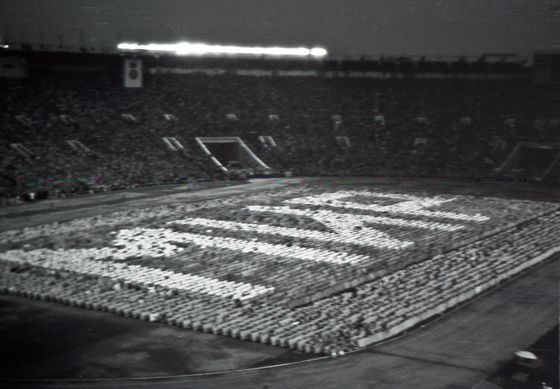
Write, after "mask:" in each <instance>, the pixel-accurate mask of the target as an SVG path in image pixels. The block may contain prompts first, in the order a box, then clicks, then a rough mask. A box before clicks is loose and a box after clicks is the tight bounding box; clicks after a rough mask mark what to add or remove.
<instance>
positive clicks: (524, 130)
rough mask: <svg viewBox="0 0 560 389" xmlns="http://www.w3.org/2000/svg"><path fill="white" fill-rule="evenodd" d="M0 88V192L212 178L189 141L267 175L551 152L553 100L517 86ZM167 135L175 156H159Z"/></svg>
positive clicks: (391, 82)
mask: <svg viewBox="0 0 560 389" xmlns="http://www.w3.org/2000/svg"><path fill="white" fill-rule="evenodd" d="M0 84H1V85H2V89H3V91H4V93H3V94H2V96H0V111H1V112H2V129H1V131H2V134H3V136H2V143H1V144H0V148H1V150H2V154H3V158H2V173H3V175H4V176H6V177H8V178H11V180H10V179H4V180H3V185H2V187H3V188H4V192H6V191H8V192H9V191H12V192H14V191H17V190H19V191H22V190H23V191H25V190H27V191H34V192H38V191H41V190H44V191H48V190H52V191H53V192H52V193H55V191H54V189H55V188H57V187H60V188H59V189H58V191H59V192H66V193H67V194H71V193H72V192H84V191H85V192H86V193H87V192H90V191H97V190H103V189H105V190H107V189H108V188H109V189H110V188H115V187H116V188H121V187H128V186H133V185H146V184H162V183H165V182H171V181H172V180H173V179H177V178H184V177H191V178H212V177H218V174H219V173H218V170H217V169H216V166H213V164H212V162H211V161H209V160H208V159H205V158H204V157H203V154H202V153H201V151H200V150H199V148H198V146H197V145H196V143H194V141H193V138H194V137H196V136H240V137H241V138H242V139H243V140H244V141H245V142H246V143H247V144H248V145H249V146H250V147H251V148H252V149H253V150H254V151H255V152H256V153H257V155H258V156H259V157H260V158H261V159H263V160H264V162H265V163H267V164H268V165H269V166H271V167H272V168H273V169H274V170H276V171H278V172H284V171H292V172H293V173H294V174H296V175H378V174H382V175H416V176H454V177H457V176H490V175H493V174H496V168H497V167H499V166H500V165H501V164H502V163H503V162H504V160H505V158H506V157H507V155H508V154H509V152H510V151H511V150H512V149H513V147H514V146H515V144H516V143H517V142H519V141H529V140H530V141H541V142H548V143H551V142H560V136H558V134H559V133H560V131H559V129H560V125H559V123H558V122H559V121H558V119H559V118H558V117H557V116H555V115H557V113H558V112H560V90H559V89H558V88H554V87H550V86H543V85H536V84H533V83H532V82H531V81H530V80H528V79H512V80H501V81H498V80H496V81H487V80H486V81H475V80H464V79H461V80H418V79H383V80H377V79H356V78H320V77H254V76H239V75H232V74H224V75H215V76H211V75H204V74H189V75H176V74H150V75H147V76H146V80H145V85H144V87H143V88H133V89H126V88H123V87H122V86H121V84H120V83H117V82H115V80H114V79H112V78H111V77H110V76H108V75H106V74H104V73H101V72H100V73H96V72H90V73H83V72H69V73H61V72H48V71H42V72H41V73H38V74H32V76H31V77H30V78H29V79H24V80H0ZM228 115H230V116H228ZM231 115H235V117H233V116H231ZM376 116H378V117H381V118H382V119H381V120H374V117H376ZM333 117H334V118H333ZM231 118H234V120H232V119H231ZM260 135H266V136H272V138H273V139H274V141H275V143H276V147H271V146H266V147H265V146H264V145H262V144H261V143H260V142H258V136H260ZM167 136H170V137H175V138H176V139H177V140H178V141H179V142H181V144H182V145H184V147H185V151H184V152H180V153H179V152H172V151H170V150H168V149H167V147H166V145H165V143H164V142H163V141H162V138H163V137H167ZM337 136H346V137H348V139H349V141H350V144H349V145H340V144H338V143H337V142H336V137H337ZM417 139H422V141H420V142H418V141H417ZM67 140H78V141H79V142H81V143H82V144H83V145H85V146H86V147H87V148H88V149H89V150H90V151H91V152H85V151H83V150H82V151H81V152H80V151H76V150H72V148H71V147H70V146H69V145H68V144H67V143H66V141H67ZM16 143H19V144H22V145H24V146H25V147H26V148H27V149H28V150H30V151H31V152H32V155H31V156H28V157H25V156H23V155H22V154H20V153H19V152H18V151H17V150H16V149H14V148H12V147H11V145H12V144H16ZM225 162H227V161H225ZM525 173H527V172H525ZM534 173H535V174H537V173H538V172H534ZM541 173H542V172H541ZM520 174H523V172H520ZM29 177H34V178H35V179H34V180H31V179H28V178H29ZM69 182H70V183H71V182H75V183H76V185H71V184H69ZM78 183H79V184H78ZM66 187H71V189H66Z"/></svg>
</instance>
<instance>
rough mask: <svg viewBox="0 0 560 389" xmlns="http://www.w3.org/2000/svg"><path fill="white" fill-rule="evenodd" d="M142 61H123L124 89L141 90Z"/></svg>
mask: <svg viewBox="0 0 560 389" xmlns="http://www.w3.org/2000/svg"><path fill="white" fill-rule="evenodd" d="M142 86H143V77H142V60H141V59H125V60H124V87H125V88H142Z"/></svg>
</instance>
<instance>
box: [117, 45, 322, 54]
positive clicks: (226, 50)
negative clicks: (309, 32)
mask: <svg viewBox="0 0 560 389" xmlns="http://www.w3.org/2000/svg"><path fill="white" fill-rule="evenodd" d="M117 47H118V48H119V49H120V50H136V51H138V50H143V51H165V52H172V53H175V54H177V55H200V56H203V55H219V54H227V55H270V56H294V57H305V56H309V55H311V56H313V57H323V56H325V55H327V50H325V49H323V48H319V47H314V48H312V49H307V48H305V47H298V48H286V47H246V46H221V45H206V44H203V43H189V42H179V43H172V44H157V43H150V44H147V45H139V44H137V43H120V44H119V45H118V46H117Z"/></svg>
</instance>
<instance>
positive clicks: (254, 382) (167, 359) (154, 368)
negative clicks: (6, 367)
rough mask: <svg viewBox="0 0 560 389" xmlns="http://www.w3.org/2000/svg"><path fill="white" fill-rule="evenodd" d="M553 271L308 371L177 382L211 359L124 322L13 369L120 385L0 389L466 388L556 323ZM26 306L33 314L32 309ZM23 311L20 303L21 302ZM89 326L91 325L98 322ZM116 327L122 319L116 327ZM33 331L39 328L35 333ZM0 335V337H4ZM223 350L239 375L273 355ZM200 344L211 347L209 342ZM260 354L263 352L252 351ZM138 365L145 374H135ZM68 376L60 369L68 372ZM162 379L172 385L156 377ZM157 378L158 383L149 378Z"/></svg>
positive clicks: (531, 275) (300, 367)
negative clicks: (101, 374) (98, 374)
mask: <svg viewBox="0 0 560 389" xmlns="http://www.w3.org/2000/svg"><path fill="white" fill-rule="evenodd" d="M558 265H559V261H558V258H555V259H552V260H549V261H547V262H546V263H544V264H542V265H541V266H539V267H537V268H535V269H533V270H531V271H530V272H528V273H526V274H524V275H522V276H521V277H519V278H517V279H515V280H513V281H511V282H509V283H507V284H505V285H503V286H502V287H500V288H498V289H497V290H494V291H491V292H490V293H488V294H486V295H483V296H481V297H480V298H478V299H476V300H474V301H472V302H471V303H469V304H467V305H466V306H464V307H462V308H461V309H458V310H456V311H453V312H451V313H450V314H448V315H446V316H444V317H442V318H440V319H439V320H437V321H435V322H432V323H431V324H429V325H427V326H425V327H423V328H420V329H419V330H417V331H415V332H413V333H411V334H408V335H406V336H403V337H401V338H399V339H396V340H393V341H391V342H387V343H385V344H381V345H378V346H376V347H372V348H368V349H365V350H361V351H358V352H356V353H353V354H348V355H346V356H344V357H338V358H330V357H326V358H322V359H320V360H316V361H308V362H304V363H300V364H295V365H288V366H279V367H274V368H269V369H250V370H246V371H237V372H226V373H223V374H209V375H204V374H200V375H196V376H180V375H181V374H185V373H188V371H189V370H190V371H191V372H192V369H189V364H191V365H192V366H196V365H199V364H200V363H201V362H202V361H201V360H200V359H197V356H198V358H201V359H204V358H205V357H206V358H211V357H212V355H208V354H207V355H204V353H205V352H206V353H209V352H210V353H211V351H208V350H206V351H201V350H199V351H198V352H199V354H194V352H195V350H196V349H195V348H193V349H192V351H193V354H192V355H191V356H192V357H193V358H188V355H183V354H182V352H181V351H178V350H176V347H174V345H173V343H172V342H171V343H169V340H170V339H171V338H169V337H168V336H163V338H165V339H166V340H165V341H159V340H158V338H156V337H154V336H157V335H158V334H159V335H166V334H164V333H165V331H166V329H165V328H163V327H162V326H157V327H158V329H154V326H153V325H152V324H150V323H147V322H141V321H133V322H132V323H131V324H132V325H131V327H130V329H127V330H125V329H122V332H120V331H118V330H117V329H116V328H113V329H112V331H109V333H108V334H107V337H106V338H102V339H98V340H96V341H95V342H91V341H90V342H88V340H87V339H86V340H84V341H83V344H79V345H77V346H76V348H75V349H70V350H68V349H62V350H60V355H58V356H55V355H52V354H51V355H44V356H43V358H44V360H41V356H40V355H36V356H35V358H34V359H33V358H30V360H29V362H33V363H28V364H25V365H24V366H20V369H29V370H28V371H29V372H30V373H31V372H32V371H33V368H34V364H36V366H37V367H38V366H41V365H42V364H45V365H43V368H45V367H44V366H51V368H54V366H57V365H58V366H60V364H64V363H67V364H70V365H72V363H75V364H77V366H75V368H76V369H77V370H76V372H77V371H79V370H80V369H83V370H82V371H84V372H88V371H89V372H90V373H91V372H92V369H93V370H94V369H107V370H108V372H111V368H112V369H114V370H113V372H114V373H117V375H118V374H120V376H121V377H123V378H121V379H115V378H113V379H111V378H109V379H105V380H87V379H86V380H80V379H79V376H80V375H77V376H74V377H75V378H78V379H77V380H57V379H53V380H26V379H22V380H17V379H16V380H11V379H6V376H5V375H4V377H5V378H4V379H3V381H4V383H5V384H7V385H8V386H10V387H14V386H17V387H28V386H31V387H65V388H104V387H108V386H110V387H123V388H124V387H158V388H222V387H229V388H263V387H264V385H268V387H269V388H270V389H272V388H341V387H351V388H389V389H391V388H395V389H396V388H434V389H435V388H457V389H458V388H471V387H472V386H474V385H476V384H477V383H478V382H479V381H481V380H483V379H484V378H485V377H487V376H488V375H489V374H491V373H492V372H493V371H495V370H496V369H498V368H499V367H500V365H501V364H503V363H504V362H505V361H507V360H508V359H510V358H511V356H512V354H513V352H514V351H516V350H519V349H523V348H525V347H527V346H528V345H531V344H532V343H534V342H535V341H536V340H537V339H538V338H539V337H540V336H541V335H543V334H544V333H546V332H547V331H548V330H550V329H551V328H552V327H554V326H555V325H556V324H557V323H558V297H559V296H558V283H559V272H558ZM8 299H10V298H8ZM3 301H6V299H3ZM33 303H34V304H35V303H37V304H38V302H33ZM23 305H26V302H23ZM67 309H70V308H67ZM90 314H91V316H92V317H91V318H89V320H93V321H95V320H105V319H106V318H104V317H103V316H107V315H106V314H103V313H99V312H94V311H92V312H88V315H87V316H88V317H89V315H90ZM93 316H98V318H96V317H93ZM65 317H66V316H64V315H62V314H61V316H59V319H60V324H61V325H60V326H58V325H57V326H56V328H54V329H52V331H53V333H52V336H55V337H56V336H58V337H61V336H62V337H63V336H64V335H66V336H72V333H71V332H65V327H64V326H63V325H62V324H63V323H64V318H65ZM119 319H121V318H119ZM122 320H128V319H124V318H122ZM5 321H6V319H5V320H4V322H5ZM34 324H35V325H40V323H34ZM4 328H5V327H4ZM57 329H58V333H57ZM43 330H46V329H43ZM169 331H171V329H169ZM3 333H4V334H6V332H5V331H3ZM75 335H76V334H75ZM78 335H79V334H78ZM167 335H169V334H167ZM200 335H207V334H200ZM207 336H208V337H210V336H211V335H207ZM150 337H151V339H150ZM79 338H80V339H82V338H81V337H79ZM131 338H132V339H134V340H132V339H131ZM113 339H115V340H116V341H113ZM224 341H225V342H232V343H231V344H230V346H235V344H234V342H237V343H242V347H241V348H239V349H238V351H239V354H238V355H228V358H233V360H235V365H243V364H245V365H246V366H249V365H250V364H251V362H254V361H255V359H254V358H250V357H249V355H248V354H247V355H243V348H246V347H254V349H253V350H250V351H251V352H252V353H253V354H252V355H253V356H256V354H259V352H262V353H261V355H260V356H261V357H263V358H266V357H267V356H268V357H270V356H272V355H273V354H274V353H273V352H270V351H273V350H276V351H281V350H282V349H279V348H274V347H270V346H261V345H255V344H251V343H249V342H241V341H236V340H233V339H227V340H224ZM130 342H133V343H134V342H138V345H139V346H141V349H142V350H143V351H142V352H140V353H139V354H141V355H134V353H129V354H126V353H123V352H122V350H120V349H119V347H124V346H125V345H127V344H128V346H129V347H130V344H129V343H130ZM143 342H144V343H143ZM193 342H199V346H200V345H201V343H200V342H201V341H200V340H194V339H193ZM208 342H209V344H211V343H212V340H209V341H208ZM191 343H192V342H191ZM251 345H252V346H251ZM260 347H263V350H262V351H261V350H260ZM101 349H104V350H105V351H104V352H103V354H105V357H103V358H101V356H100V355H99V354H97V355H96V353H99V351H100V350H101ZM266 349H270V350H266ZM210 350H211V349H210ZM247 351H249V349H247ZM142 353H143V354H142ZM151 353H153V354H152V355H153V356H157V359H156V360H157V361H158V363H157V364H152V360H151V359H150V354H151ZM88 354H89V355H88ZM213 356H214V357H217V356H218V355H217V354H215V355H213ZM65 358H71V359H65ZM74 358H75V359H74ZM80 358H81V360H80ZM178 358H180V359H181V362H178V361H177V359H178ZM226 359H227V358H226ZM80 362H89V365H88V366H80ZM144 363H145V364H147V365H143V364H144ZM223 363H224V364H223V365H222V367H223V366H224V365H225V364H226V363H227V361H225V360H224V361H223ZM199 366H200V365H199ZM68 367H70V366H68ZM47 368H48V367H47ZM71 370H72V369H70V368H69V370H68V372H69V371H71ZM194 370H196V369H194ZM20 371H21V370H20ZM12 372H13V370H12ZM43 372H44V371H43ZM5 373H6V372H5ZM162 375H176V376H175V377H161V376H162ZM35 376H36V375H35ZM135 376H136V377H139V376H144V377H146V376H151V377H152V378H147V377H146V378H137V379H134V378H132V377H135ZM157 376H160V378H155V377H157ZM28 377H30V375H28ZM126 377H130V378H126ZM131 378H132V379H131Z"/></svg>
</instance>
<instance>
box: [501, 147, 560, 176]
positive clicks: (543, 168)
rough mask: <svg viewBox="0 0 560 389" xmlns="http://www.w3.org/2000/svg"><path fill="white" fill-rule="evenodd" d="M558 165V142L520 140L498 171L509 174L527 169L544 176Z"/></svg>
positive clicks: (559, 156) (559, 157) (559, 154)
mask: <svg viewBox="0 0 560 389" xmlns="http://www.w3.org/2000/svg"><path fill="white" fill-rule="evenodd" d="M559 167H560V143H539V142H520V143H518V144H517V146H516V147H515V148H514V149H513V151H512V152H511V154H510V155H509V157H508V158H507V160H506V161H505V162H504V164H503V165H502V166H501V167H500V168H499V170H498V173H500V174H510V173H516V172H521V171H528V172H530V173H531V174H533V175H537V176H539V177H545V176H548V175H550V174H553V173H556V172H557V171H558V170H560V169H559Z"/></svg>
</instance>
